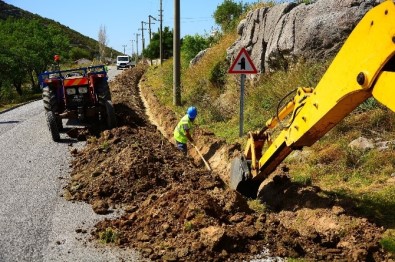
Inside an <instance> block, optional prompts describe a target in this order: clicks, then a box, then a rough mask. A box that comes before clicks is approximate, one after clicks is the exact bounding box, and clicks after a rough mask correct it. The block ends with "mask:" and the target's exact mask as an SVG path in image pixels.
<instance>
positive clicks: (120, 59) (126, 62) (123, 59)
mask: <svg viewBox="0 0 395 262" xmlns="http://www.w3.org/2000/svg"><path fill="white" fill-rule="evenodd" d="M130 67H132V63H131V61H130V57H129V56H127V55H119V56H117V70H119V69H120V68H130Z"/></svg>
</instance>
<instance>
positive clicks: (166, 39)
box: [143, 26, 173, 59]
mask: <svg viewBox="0 0 395 262" xmlns="http://www.w3.org/2000/svg"><path fill="white" fill-rule="evenodd" d="M162 39H163V58H164V59H167V58H169V57H172V56H173V31H170V28H169V27H168V26H166V27H165V28H164V30H163V33H162ZM159 40H160V39H159V32H158V33H153V34H152V39H151V42H150V44H149V45H148V47H147V48H146V49H145V50H143V55H144V57H146V58H149V59H156V58H159V56H160V52H159V44H160V41H159Z"/></svg>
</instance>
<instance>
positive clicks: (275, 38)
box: [227, 0, 377, 72]
mask: <svg viewBox="0 0 395 262" xmlns="http://www.w3.org/2000/svg"><path fill="white" fill-rule="evenodd" d="M376 4H377V1H375V0H318V1H316V2H315V3H313V4H308V5H306V4H299V5H297V4H295V3H283V4H279V5H275V6H273V7H271V8H268V7H265V8H260V9H256V10H254V11H252V12H250V13H249V14H248V15H247V17H246V18H245V19H244V20H242V21H241V22H240V24H239V26H238V28H237V32H238V34H239V35H240V37H239V39H238V40H237V41H236V42H235V43H234V44H233V45H232V46H231V47H229V48H228V50H227V58H228V59H229V60H233V59H234V58H235V57H236V56H237V54H238V53H239V51H240V49H241V48H242V47H244V48H246V49H247V51H248V52H249V54H250V55H251V58H252V60H253V62H254V64H255V66H256V67H257V69H258V71H259V72H267V71H273V70H277V69H286V68H287V67H288V66H289V64H290V63H292V62H293V61H295V60H296V59H300V58H304V59H326V58H329V57H331V56H333V55H335V54H336V53H337V52H338V51H339V49H340V47H341V46H342V44H343V43H344V41H345V40H346V39H347V37H348V35H349V34H350V33H351V31H352V29H353V28H354V27H355V26H356V24H357V23H358V22H359V21H360V20H361V18H362V17H363V16H364V14H365V13H366V12H367V11H369V10H370V9H371V8H372V7H373V6H375V5H376Z"/></svg>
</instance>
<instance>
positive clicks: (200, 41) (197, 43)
mask: <svg viewBox="0 0 395 262" xmlns="http://www.w3.org/2000/svg"><path fill="white" fill-rule="evenodd" d="M208 46H209V40H208V39H207V38H205V37H203V36H201V35H199V34H195V35H194V36H190V35H186V36H185V37H184V38H183V39H182V45H181V51H182V52H183V53H184V55H185V57H186V58H187V59H188V60H191V59H193V58H194V57H195V56H196V55H197V54H198V53H199V52H200V51H202V50H204V49H206V48H207V47H208Z"/></svg>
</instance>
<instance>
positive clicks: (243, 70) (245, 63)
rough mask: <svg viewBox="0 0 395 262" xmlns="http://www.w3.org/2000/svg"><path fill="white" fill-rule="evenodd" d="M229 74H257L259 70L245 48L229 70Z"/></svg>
mask: <svg viewBox="0 0 395 262" xmlns="http://www.w3.org/2000/svg"><path fill="white" fill-rule="evenodd" d="M228 73H229V74H257V73H258V70H256V67H255V65H254V63H253V62H252V60H251V58H250V56H249V54H248V52H247V50H246V49H245V48H244V47H243V48H242V49H241V50H240V52H239V54H238V55H237V57H236V59H235V61H233V64H232V66H231V67H230V68H229V71H228Z"/></svg>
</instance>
